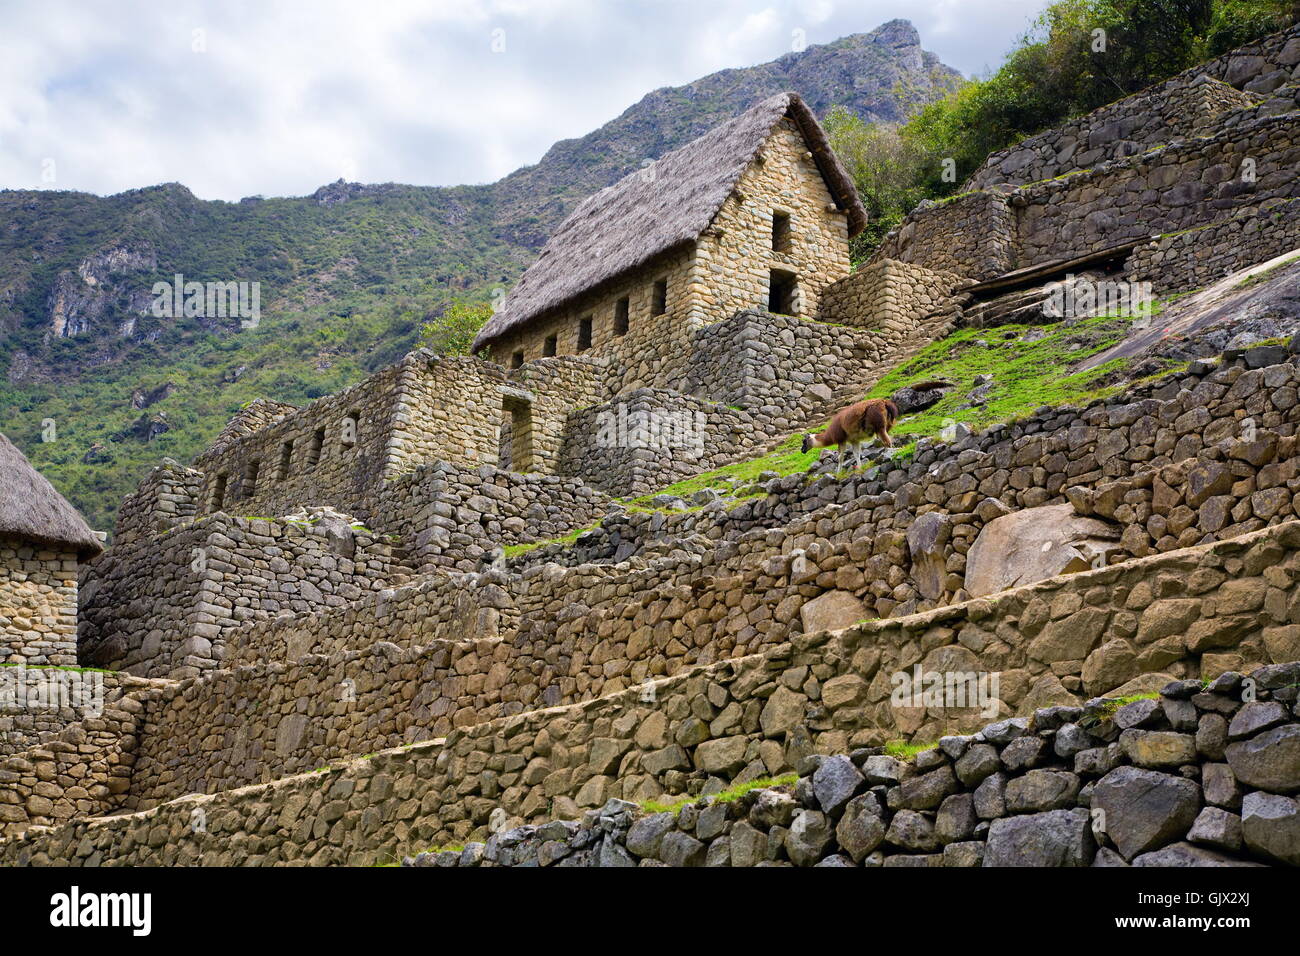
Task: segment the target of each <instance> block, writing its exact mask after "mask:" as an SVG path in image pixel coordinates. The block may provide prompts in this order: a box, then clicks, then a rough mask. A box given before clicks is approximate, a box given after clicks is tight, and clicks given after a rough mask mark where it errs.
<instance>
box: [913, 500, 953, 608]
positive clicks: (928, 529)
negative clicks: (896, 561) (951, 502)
mask: <svg viewBox="0 0 1300 956" xmlns="http://www.w3.org/2000/svg"><path fill="white" fill-rule="evenodd" d="M950 537H952V521H951V519H950V518H949V517H948V516H947V515H946V514H942V513H940V512H938V511H930V512H927V513H926V514H923V515H921V517H919V518H917V519H916V520H915V521H913V522H912V523H911V524H910V525H909V526H908V528H907V550H908V551H909V552H910V553H911V555H912V580H914V581H915V582H916V588H917V590H918V591H920V592H921V596H922V597H923V598H926V599H928V600H931V601H933V600H936V599H938V598H939V597H941V596H942V595H943V592H944V581H945V579H946V578H947V577H948V566H947V558H946V557H945V555H944V546H945V545H946V544H947V543H948V539H949V538H950Z"/></svg>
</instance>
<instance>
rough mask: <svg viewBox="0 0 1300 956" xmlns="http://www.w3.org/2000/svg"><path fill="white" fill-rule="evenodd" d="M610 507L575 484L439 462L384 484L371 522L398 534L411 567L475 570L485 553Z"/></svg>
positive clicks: (561, 530) (584, 521)
mask: <svg viewBox="0 0 1300 956" xmlns="http://www.w3.org/2000/svg"><path fill="white" fill-rule="evenodd" d="M609 505H610V501H609V499H608V498H607V497H606V496H605V495H603V494H601V493H600V492H598V491H596V490H594V489H592V488H590V487H588V486H587V485H586V484H584V483H583V482H582V481H580V480H579V479H576V478H564V477H560V476H556V475H539V474H519V473H517V472H512V471H502V470H500V469H498V468H494V467H492V466H491V465H483V466H481V467H479V468H477V469H475V470H473V471H469V470H465V469H461V468H457V467H455V466H454V465H451V464H448V463H446V462H439V463H437V464H433V465H419V466H417V467H416V468H415V470H413V471H411V472H409V473H407V474H405V475H402V476H401V477H399V478H396V479H394V480H392V481H389V482H385V483H384V485H383V488H382V490H381V491H380V495H379V498H378V500H377V503H376V506H375V517H374V524H375V525H376V527H379V528H382V529H383V530H384V532H385V533H386V534H389V535H396V536H397V538H398V540H400V541H401V542H402V543H403V546H404V548H405V550H406V553H407V560H408V561H409V563H410V565H411V567H413V568H416V569H420V570H425V571H429V570H434V569H437V568H441V569H444V570H457V571H477V570H478V569H479V560H480V558H482V557H483V555H484V554H486V553H487V552H488V551H490V550H492V549H494V548H497V547H500V546H504V545H512V544H521V543H524V542H529V541H541V540H545V539H547V538H555V537H559V536H560V535H563V534H567V533H568V532H570V531H572V530H574V529H575V528H582V527H584V526H586V525H589V524H593V523H595V522H596V521H598V520H599V519H600V518H601V517H602V516H603V515H604V514H605V513H606V512H607V511H608V510H609Z"/></svg>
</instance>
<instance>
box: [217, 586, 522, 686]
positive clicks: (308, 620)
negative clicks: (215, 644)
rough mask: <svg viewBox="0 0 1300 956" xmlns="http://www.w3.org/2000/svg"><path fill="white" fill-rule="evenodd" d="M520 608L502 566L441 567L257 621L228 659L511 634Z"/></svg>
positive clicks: (234, 639) (232, 662)
mask: <svg viewBox="0 0 1300 956" xmlns="http://www.w3.org/2000/svg"><path fill="white" fill-rule="evenodd" d="M518 622H519V611H518V608H517V607H516V606H515V600H514V595H513V593H512V589H511V588H510V586H509V580H508V579H507V577H506V576H505V575H504V574H502V573H501V572H486V573H483V574H459V573H451V574H442V573H438V574H433V575H430V576H429V577H428V578H426V579H424V580H421V581H419V582H417V583H413V584H408V585H404V586H402V587H396V588H386V589H384V590H382V591H373V592H371V593H369V594H367V595H365V596H364V597H362V598H361V599H360V600H359V601H355V602H353V603H351V604H349V605H347V606H346V607H343V608H337V609H334V608H324V609H322V610H319V611H313V612H310V613H308V614H298V615H294V616H292V617H290V616H283V617H276V618H271V619H270V620H266V621H257V622H254V623H252V624H249V625H248V626H246V627H243V628H240V629H239V630H238V631H237V632H235V633H233V634H232V635H231V638H230V642H229V649H228V654H227V664H228V665H229V666H231V667H239V666H244V665H251V664H257V663H261V662H269V663H275V662H290V661H296V660H298V659H299V658H301V657H304V656H306V655H308V654H318V655H323V656H326V657H329V656H333V655H335V654H339V653H343V652H345V651H348V650H360V649H363V648H368V647H370V646H371V645H372V644H374V643H376V642H378V641H384V642H386V643H389V644H393V645H396V646H398V647H400V648H408V647H414V646H419V645H426V644H435V643H438V642H440V641H448V642H466V641H470V642H473V641H480V640H491V639H494V638H499V637H505V636H508V635H509V634H511V633H513V632H514V631H515V629H516V628H517V627H518Z"/></svg>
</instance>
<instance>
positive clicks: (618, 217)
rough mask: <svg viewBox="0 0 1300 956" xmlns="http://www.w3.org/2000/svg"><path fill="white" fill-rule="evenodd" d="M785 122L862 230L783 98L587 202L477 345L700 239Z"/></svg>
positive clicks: (798, 105) (797, 106)
mask: <svg viewBox="0 0 1300 956" xmlns="http://www.w3.org/2000/svg"><path fill="white" fill-rule="evenodd" d="M786 120H789V121H791V122H793V124H794V125H795V126H796V127H797V130H798V132H799V134H801V136H802V140H803V145H802V146H801V148H800V150H799V153H800V156H801V157H803V158H804V159H806V160H808V161H809V162H807V163H805V164H804V165H806V166H807V167H808V169H809V173H810V175H811V176H814V177H815V176H816V174H818V173H819V174H820V178H821V180H822V181H824V184H825V189H824V190H823V192H822V195H825V193H826V192H829V198H830V200H831V203H833V208H837V209H838V211H839V213H841V214H842V215H843V216H845V217H847V227H848V229H847V232H848V235H849V236H852V235H856V234H857V233H859V232H861V231H862V228H863V227H864V226H865V225H866V212H865V210H864V209H863V207H862V203H861V202H860V201H859V199H858V196H857V192H856V190H855V189H854V186H853V181H852V179H851V178H850V177H849V175H848V173H847V172H846V171H845V169H844V167H843V166H842V165H841V164H840V162H839V160H838V159H837V158H836V157H835V154H834V153H833V152H832V151H831V147H830V143H829V142H828V140H827V138H826V133H825V130H823V129H822V126H821V124H820V123H819V122H818V121H817V117H816V116H815V115H814V114H813V112H812V110H810V109H809V108H808V106H807V105H806V104H805V103H804V102H803V100H802V99H800V97H799V96H798V94H796V93H780V94H777V95H776V96H772V97H769V98H768V99H765V100H763V101H762V102H761V103H759V104H758V105H756V106H754V107H753V108H751V109H750V110H748V111H747V112H745V113H743V114H741V115H740V116H738V117H736V118H735V119H732V120H730V121H728V122H726V123H723V124H722V125H720V126H717V127H715V128H714V129H712V130H710V131H709V132H707V133H705V134H704V135H703V136H701V137H699V138H698V139H696V140H693V141H692V142H690V143H688V144H687V145H685V146H683V147H681V148H679V149H676V150H674V151H672V152H670V153H667V154H665V155H664V156H661V157H660V158H659V159H658V160H656V161H655V162H654V163H652V164H649V165H648V166H647V167H646V168H644V169H642V170H638V171H637V172H634V173H632V174H630V175H628V176H626V177H624V178H623V179H621V180H619V181H618V182H617V183H615V184H614V185H612V186H609V187H607V188H605V189H602V190H601V191H600V192H598V193H596V194H594V195H592V196H589V197H587V199H585V200H583V202H582V203H581V204H579V206H578V207H577V209H575V210H574V211H573V213H572V214H571V215H570V216H569V217H568V218H567V219H565V220H564V222H563V223H562V224H561V225H560V226H559V228H558V229H557V230H556V231H555V233H554V235H552V236H551V238H550V240H549V241H548V242H547V243H546V245H545V247H543V249H542V251H541V254H540V255H539V257H538V259H537V261H536V262H535V263H534V264H533V265H532V266H531V267H530V268H529V269H528V270H527V271H526V272H525V273H524V275H523V276H522V277H521V278H520V280H519V282H518V284H517V285H516V286H515V288H514V289H513V290H512V292H511V294H510V295H509V297H508V298H507V299H506V301H505V303H504V304H503V306H502V308H501V309H500V310H499V311H498V312H497V313H496V314H495V315H494V316H493V317H492V319H491V320H490V321H489V322H488V323H487V324H486V325H485V326H484V327H483V329H482V330H481V331H480V332H479V335H478V337H477V338H476V339H475V342H474V348H475V349H476V350H477V349H480V348H484V347H489V346H491V345H492V344H493V343H494V342H496V341H498V340H500V339H501V338H502V337H503V336H505V335H507V334H508V333H517V332H518V331H519V330H521V329H522V327H523V326H524V325H526V324H528V323H530V322H532V321H533V320H534V319H537V318H539V317H541V316H543V315H544V314H545V313H548V312H554V310H556V309H559V308H560V307H562V306H564V305H565V304H566V303H568V302H571V301H572V300H574V299H575V298H577V297H579V296H582V295H583V294H584V293H588V292H590V291H591V290H593V289H595V288H597V287H599V286H602V285H604V284H608V283H610V282H611V281H613V280H616V279H617V278H618V277H620V276H624V275H626V274H628V273H630V272H634V271H635V270H638V269H640V268H641V267H643V266H645V265H646V264H647V263H649V262H650V261H651V260H653V259H655V258H656V257H661V256H663V255H664V254H665V253H667V252H669V251H670V250H673V249H674V248H677V247H682V246H687V245H689V244H691V243H695V242H696V241H697V240H698V239H699V238H700V236H701V235H702V234H704V233H705V231H706V230H707V229H709V227H710V226H711V224H713V223H714V222H715V220H716V219H717V218H718V215H719V212H720V210H722V209H723V206H724V204H725V203H726V202H727V200H728V199H729V198H731V197H732V196H733V195H734V193H735V191H736V189H737V185H738V183H739V182H740V180H741V178H742V175H743V174H744V173H745V172H746V170H747V169H749V168H750V167H751V164H753V163H754V162H755V160H756V159H758V160H759V161H760V162H761V161H762V160H761V158H760V153H761V152H762V151H763V150H764V147H765V146H766V145H767V144H768V142H769V140H770V139H771V138H772V137H773V134H774V131H775V130H776V129H777V127H778V126H779V125H780V124H782V123H783V121H786ZM819 188H820V186H819ZM827 205H828V204H827ZM818 209H819V211H820V209H821V207H820V206H819V207H818ZM841 231H843V228H842V227H841ZM719 318H721V317H719ZM529 357H530V358H531V357H533V356H529Z"/></svg>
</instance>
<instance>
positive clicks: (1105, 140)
mask: <svg viewBox="0 0 1300 956" xmlns="http://www.w3.org/2000/svg"><path fill="white" fill-rule="evenodd" d="M1297 80H1300V27H1292V28H1291V29H1290V30H1284V31H1282V32H1281V33H1275V34H1273V35H1272V36H1269V37H1264V38H1262V39H1261V40H1259V41H1256V42H1254V43H1250V44H1247V45H1246V46H1244V47H1241V48H1240V49H1237V50H1233V51H1232V52H1230V53H1227V54H1225V55H1223V56H1220V57H1217V58H1215V59H1213V60H1210V61H1209V62H1207V63H1202V64H1199V65H1197V66H1194V67H1192V68H1191V69H1189V70H1186V71H1184V72H1182V73H1180V74H1178V75H1177V76H1174V77H1171V78H1170V79H1168V80H1166V81H1164V82H1163V83H1157V84H1155V85H1154V86H1151V87H1148V88H1147V89H1145V90H1142V91H1141V92H1139V93H1135V94H1133V95H1132V96H1128V97H1125V98H1124V99H1121V100H1116V101H1115V102H1114V103H1110V104H1108V105H1106V106H1103V107H1101V108H1100V109H1097V110H1093V111H1092V112H1091V113H1088V114H1087V115H1085V116H1081V117H1078V118H1077V119H1073V120H1069V121H1068V122H1066V123H1063V124H1061V125H1060V126H1057V127H1054V128H1052V129H1050V130H1047V131H1045V132H1042V133H1039V134H1038V135H1036V136H1031V137H1029V138H1028V139H1025V140H1023V141H1022V142H1020V143H1017V144H1016V145H1014V146H1009V147H1007V148H1006V149H1003V150H999V151H998V152H996V153H992V154H990V155H989V157H988V158H987V159H986V160H985V161H984V163H983V164H982V165H981V166H980V168H979V169H978V170H976V172H975V173H974V175H972V176H971V178H970V179H969V180H968V181H967V182H966V184H965V186H964V187H963V191H964V192H965V191H970V190H974V189H987V188H988V187H990V186H993V185H996V184H998V183H1011V184H1013V185H1017V186H1023V185H1027V184H1029V183H1034V182H1041V181H1042V180H1045V179H1052V178H1054V177H1056V176H1060V175H1063V174H1068V173H1073V172H1077V171H1079V170H1081V169H1087V168H1089V167H1092V166H1096V165H1097V164H1099V163H1102V162H1105V161H1107V160H1112V159H1121V158H1123V157H1125V156H1131V155H1133V154H1134V153H1139V152H1142V151H1144V149H1149V148H1151V147H1154V146H1160V145H1163V144H1165V143H1170V142H1174V141H1177V140H1183V139H1189V138H1192V137H1196V136H1202V135H1205V134H1206V133H1207V132H1212V131H1213V130H1214V128H1215V127H1216V126H1218V125H1220V124H1222V123H1223V122H1224V121H1225V120H1227V119H1229V116H1228V114H1231V113H1233V112H1235V111H1243V110H1249V109H1250V107H1252V106H1253V105H1255V103H1256V102H1258V101H1260V100H1262V99H1264V98H1266V97H1268V96H1270V95H1272V94H1273V93H1275V91H1277V90H1278V88H1279V87H1283V86H1285V85H1287V84H1288V83H1293V82H1295V81H1297Z"/></svg>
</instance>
